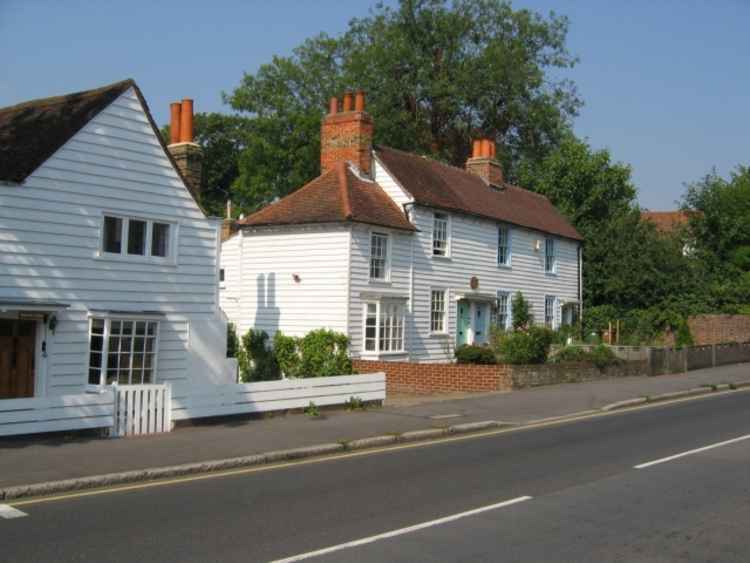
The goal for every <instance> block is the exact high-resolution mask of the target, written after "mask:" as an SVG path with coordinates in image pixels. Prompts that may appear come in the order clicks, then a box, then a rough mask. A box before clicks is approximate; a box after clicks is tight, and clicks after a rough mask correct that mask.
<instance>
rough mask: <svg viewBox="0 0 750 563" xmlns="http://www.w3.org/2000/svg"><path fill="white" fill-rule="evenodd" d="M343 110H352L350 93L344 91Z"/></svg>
mask: <svg viewBox="0 0 750 563" xmlns="http://www.w3.org/2000/svg"><path fill="white" fill-rule="evenodd" d="M344 111H352V93H351V92H345V93H344Z"/></svg>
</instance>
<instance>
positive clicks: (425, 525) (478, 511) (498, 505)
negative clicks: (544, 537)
mask: <svg viewBox="0 0 750 563" xmlns="http://www.w3.org/2000/svg"><path fill="white" fill-rule="evenodd" d="M531 498H532V497H529V496H524V497H517V498H514V499H510V500H506V501H503V502H498V503H496V504H490V505H487V506H482V507H479V508H474V509H473V510H467V511H466V512H459V513H458V514H452V515H451V516H445V517H443V518H438V519H437V520H430V521H429V522H422V523H421V524H415V525H414V526H409V527H407V528H400V529H398V530H391V531H390V532H384V533H382V534H378V535H376V536H370V537H367V538H362V539H358V540H354V541H350V542H346V543H341V544H339V545H333V546H331V547H326V548H323V549H318V550H316V551H309V552H307V553H301V554H299V555H294V556H292V557H287V558H285V559H277V560H275V561H272V562H271V563H292V562H293V561H302V560H304V559H311V558H313V557H319V556H321V555H327V554H328V553H333V552H335V551H341V550H342V549H348V548H350V547H357V546H360V545H365V544H368V543H373V542H376V541H379V540H384V539H387V538H393V537H396V536H401V535H403V534H409V533H411V532H416V531H418V530H424V529H425V528H430V527H432V526H440V525H441V524H447V523H448V522H453V521H454V520H459V519H461V518H466V517H467V516H474V515H475V514H481V513H482V512H487V511H489V510H496V509H498V508H503V507H505V506H510V505H512V504H517V503H519V502H524V501H527V500H531Z"/></svg>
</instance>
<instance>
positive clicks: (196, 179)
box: [167, 98, 203, 199]
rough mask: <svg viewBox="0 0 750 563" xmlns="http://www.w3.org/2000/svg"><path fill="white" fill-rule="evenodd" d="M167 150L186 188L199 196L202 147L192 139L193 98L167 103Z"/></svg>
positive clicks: (195, 195)
mask: <svg viewBox="0 0 750 563" xmlns="http://www.w3.org/2000/svg"><path fill="white" fill-rule="evenodd" d="M169 113H170V123H169V146H168V147H167V149H169V152H170V153H171V154H172V158H173V159H174V161H175V164H176V165H177V168H178V169H179V170H180V173H181V174H182V176H183V178H185V182H186V183H187V187H188V189H189V190H190V191H191V192H192V193H193V196H194V197H195V198H196V199H199V198H200V191H201V180H202V176H203V149H201V147H200V146H199V145H198V144H196V143H195V142H194V139H193V100H191V99H190V98H185V99H183V100H182V102H173V103H171V104H169Z"/></svg>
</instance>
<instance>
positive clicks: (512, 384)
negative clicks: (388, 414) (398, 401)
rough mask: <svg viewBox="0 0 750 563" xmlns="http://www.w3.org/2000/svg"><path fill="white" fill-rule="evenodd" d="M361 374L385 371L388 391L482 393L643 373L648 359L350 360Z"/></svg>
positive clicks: (644, 373)
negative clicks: (602, 365) (601, 364)
mask: <svg viewBox="0 0 750 563" xmlns="http://www.w3.org/2000/svg"><path fill="white" fill-rule="evenodd" d="M352 363H353V365H354V369H356V370H357V371H358V372H360V373H370V372H376V371H384V372H385V373H386V382H387V391H388V393H418V394H429V393H482V392H488V391H510V390H512V389H523V388H526V387H536V386H539V385H554V384H557V383H574V382H580V381H593V380H596V379H606V378H610V377H627V376H631V375H646V373H647V371H648V362H646V361H636V362H622V363H620V364H618V365H614V366H610V367H608V368H606V369H604V370H600V369H599V368H597V367H596V366H594V365H591V364H541V365H530V366H514V365H508V364H497V365H476V364H426V363H424V364H423V363H413V362H376V361H370V360H353V362H352Z"/></svg>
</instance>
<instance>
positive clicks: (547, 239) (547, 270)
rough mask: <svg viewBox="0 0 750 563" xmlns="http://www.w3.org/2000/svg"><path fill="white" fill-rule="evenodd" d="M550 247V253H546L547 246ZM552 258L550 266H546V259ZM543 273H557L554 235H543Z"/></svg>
mask: <svg viewBox="0 0 750 563" xmlns="http://www.w3.org/2000/svg"><path fill="white" fill-rule="evenodd" d="M549 246H551V247H552V254H548V253H547V248H548V247H549ZM548 258H551V259H552V268H547V259H548ZM544 273H545V274H557V240H556V239H555V238H554V237H544Z"/></svg>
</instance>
